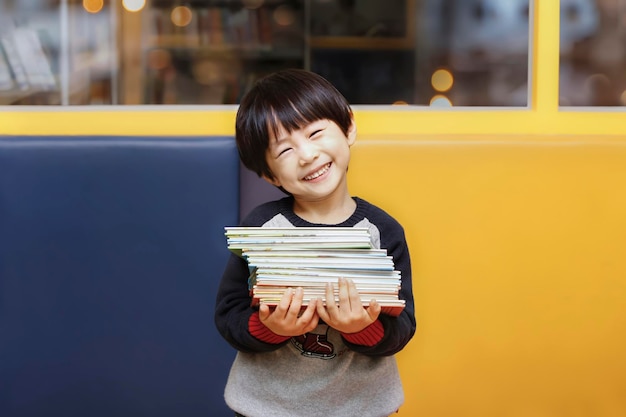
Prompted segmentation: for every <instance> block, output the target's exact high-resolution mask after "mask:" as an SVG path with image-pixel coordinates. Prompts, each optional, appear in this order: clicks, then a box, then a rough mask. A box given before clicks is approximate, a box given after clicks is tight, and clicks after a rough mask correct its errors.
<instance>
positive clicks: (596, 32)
mask: <svg viewBox="0 0 626 417" xmlns="http://www.w3.org/2000/svg"><path fill="white" fill-rule="evenodd" d="M560 28H561V29H560V30H561V34H560V35H561V36H560V37H561V56H560V69H559V71H560V77H559V78H560V90H559V104H560V105H561V106H626V0H561V26H560Z"/></svg>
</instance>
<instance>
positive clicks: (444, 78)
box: [430, 69, 454, 92]
mask: <svg viewBox="0 0 626 417" xmlns="http://www.w3.org/2000/svg"><path fill="white" fill-rule="evenodd" d="M430 83H431V84H432V86H433V88H434V89H435V90H436V91H440V92H445V91H448V90H449V89H451V88H452V85H453V84H454V77H453V76H452V73H451V72H450V71H448V70H447V69H438V70H437V71H435V72H434V73H433V75H432V77H431V78H430Z"/></svg>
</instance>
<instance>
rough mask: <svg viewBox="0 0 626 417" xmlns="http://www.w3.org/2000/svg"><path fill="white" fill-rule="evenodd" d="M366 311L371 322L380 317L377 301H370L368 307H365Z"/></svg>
mask: <svg viewBox="0 0 626 417" xmlns="http://www.w3.org/2000/svg"><path fill="white" fill-rule="evenodd" d="M366 310H367V314H368V315H369V316H370V319H371V320H372V321H375V320H376V319H377V318H378V316H379V315H380V311H381V307H380V304H378V301H376V300H371V301H370V305H369V307H367V309H366Z"/></svg>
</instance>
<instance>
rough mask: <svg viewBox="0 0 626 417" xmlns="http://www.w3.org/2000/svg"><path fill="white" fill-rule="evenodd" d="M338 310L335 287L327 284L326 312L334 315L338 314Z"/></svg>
mask: <svg viewBox="0 0 626 417" xmlns="http://www.w3.org/2000/svg"><path fill="white" fill-rule="evenodd" d="M337 310H338V307H337V303H335V287H334V285H333V284H332V283H330V282H329V283H327V284H326V311H327V312H328V313H329V314H331V315H332V314H336V312H337Z"/></svg>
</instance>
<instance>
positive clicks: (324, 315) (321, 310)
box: [316, 299, 330, 324]
mask: <svg viewBox="0 0 626 417" xmlns="http://www.w3.org/2000/svg"><path fill="white" fill-rule="evenodd" d="M316 311H317V315H318V316H319V318H320V319H321V320H322V321H324V322H326V324H328V323H330V315H329V314H328V310H327V306H326V307H324V302H323V301H322V300H321V299H318V300H317V308H316Z"/></svg>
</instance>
